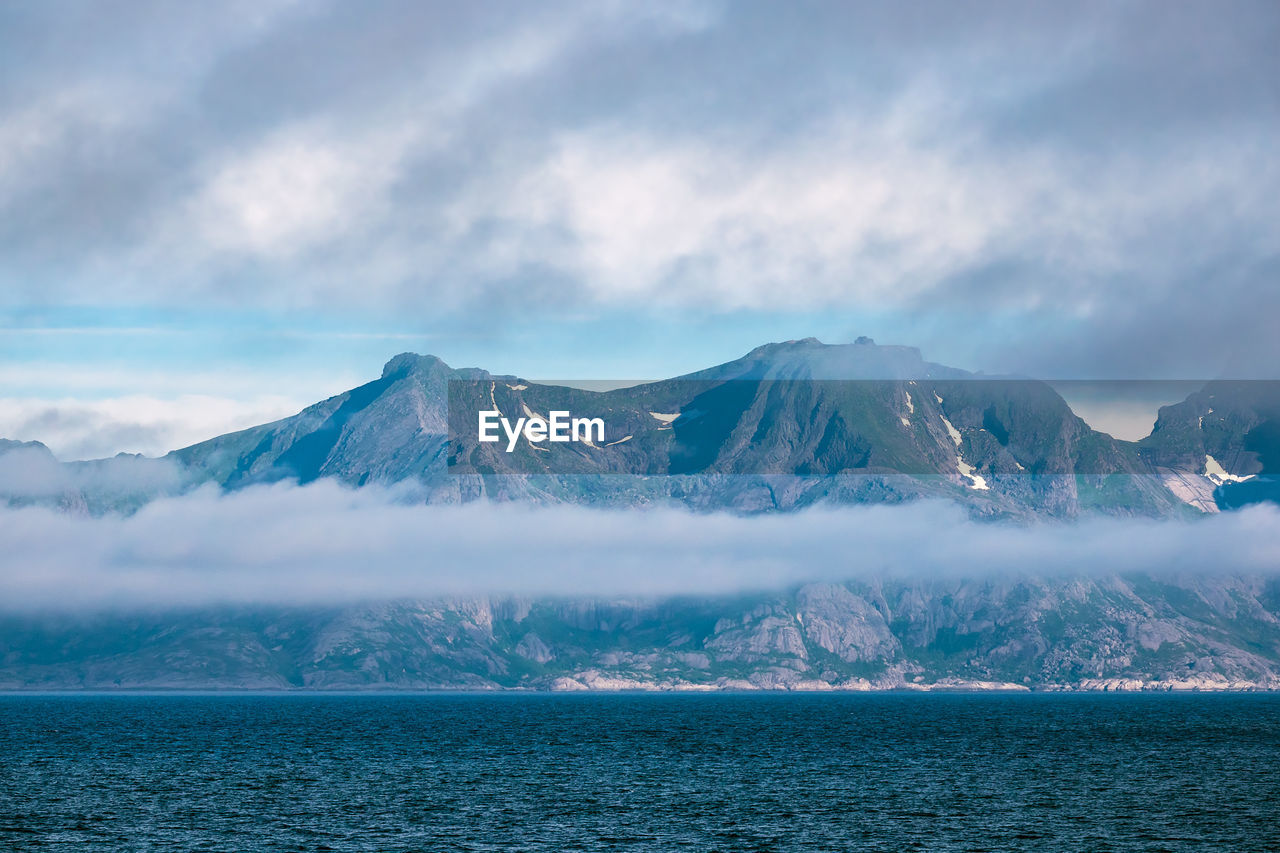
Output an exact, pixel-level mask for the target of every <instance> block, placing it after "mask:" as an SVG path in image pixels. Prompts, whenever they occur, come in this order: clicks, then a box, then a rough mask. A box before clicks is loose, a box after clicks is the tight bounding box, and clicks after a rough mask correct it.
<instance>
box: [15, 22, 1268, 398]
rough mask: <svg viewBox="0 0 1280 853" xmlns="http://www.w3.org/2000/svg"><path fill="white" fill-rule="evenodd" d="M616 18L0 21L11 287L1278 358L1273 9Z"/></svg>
mask: <svg viewBox="0 0 1280 853" xmlns="http://www.w3.org/2000/svg"><path fill="white" fill-rule="evenodd" d="M644 7H645V9H646V10H649V9H651V8H657V9H658V11H657V12H652V13H649V12H647V13H641V12H640V11H638V7H634V6H632V7H629V6H627V5H623V4H603V5H602V4H589V5H575V4H534V5H530V4H483V5H482V4H464V5H459V4H445V3H441V4H420V3H393V2H387V3H380V4H372V5H368V4H366V5H363V6H361V7H359V9H358V10H357V9H356V7H351V6H339V5H324V4H297V5H294V6H292V7H287V6H282V7H280V8H279V9H275V10H273V11H272V13H271V14H263V15H257V14H255V13H254V12H253V10H255V9H257V8H258V6H257V4H250V5H247V6H243V7H235V6H232V7H209V8H207V9H206V8H201V9H199V10H189V9H186V8H185V7H184V8H183V11H182V12H181V13H178V12H174V11H173V8H174V7H171V6H166V5H165V4H160V5H159V6H154V7H153V6H151V5H148V4H142V3H134V4H124V5H123V6H119V7H116V6H113V7H112V9H113V10H115V9H119V10H120V11H118V12H113V13H112V14H107V13H105V12H102V11H100V10H99V11H91V10H92V9H93V8H94V7H82V6H58V5H47V6H46V5H42V6H40V7H37V8H36V10H35V11H32V7H26V8H24V9H18V10H15V9H10V10H7V11H6V12H5V13H4V14H5V15H7V16H8V18H9V19H10V20H9V21H7V22H6V23H8V24H10V25H11V26H0V32H5V33H6V34H7V35H6V36H0V56H7V57H8V59H6V60H0V61H6V62H8V63H11V65H10V68H11V70H13V69H16V68H19V67H20V68H21V74H17V73H10V74H6V75H5V77H6V79H7V80H8V81H9V82H8V84H7V85H5V86H3V87H0V122H4V123H6V124H7V125H8V126H9V127H11V128H16V129H17V130H16V131H14V134H15V135H14V138H16V139H18V140H19V141H25V142H24V144H23V145H17V146H10V150H11V151H14V152H17V153H15V154H11V155H10V157H9V158H8V159H6V158H5V157H4V155H2V154H0V253H2V254H3V256H4V257H5V258H6V260H5V261H4V262H3V263H0V282H3V283H4V286H5V293H6V294H7V300H8V301H9V302H11V303H14V302H16V303H19V304H27V303H33V302H34V303H40V302H50V303H54V304H57V303H61V302H68V301H80V302H89V303H93V302H105V303H114V302H128V301H130V300H133V301H142V302H159V303H176V304H184V305H190V304H209V303H222V304H246V305H250V306H254V307H257V308H261V309H271V310H295V309H305V310H308V311H312V312H325V311H336V312H342V311H345V310H349V309H351V308H359V309H361V310H367V311H370V312H373V313H378V312H381V313H383V314H400V313H402V312H405V311H409V312H415V311H416V312H421V313H424V314H426V313H427V310H428V309H429V310H430V312H431V314H432V316H434V317H441V316H443V317H450V318H453V319H454V320H456V322H458V323H459V324H464V325H465V324H471V323H475V322H476V316H477V315H484V316H488V315H492V314H498V315H501V314H502V313H503V312H504V311H505V312H509V313H510V314H512V315H515V314H523V315H525V316H532V317H533V318H534V319H535V320H536V318H537V317H538V316H546V315H548V314H549V313H552V312H555V311H559V310H564V308H565V306H567V305H573V306H575V308H577V309H579V310H585V311H588V312H590V311H592V310H605V309H607V308H616V307H617V306H619V305H621V306H623V307H627V306H631V307H644V306H649V305H650V304H652V303H653V302H654V301H655V300H657V301H659V302H661V303H665V304H666V305H667V306H668V307H670V306H675V307H678V308H684V309H686V310H690V311H699V312H705V313H708V314H716V313H718V312H726V311H732V310H736V309H738V308H742V307H746V308H754V309H756V310H780V309H781V310H785V309H788V308H794V309H810V308H816V309H822V310H836V311H846V312H848V313H849V314H850V315H854V316H857V315H862V314H866V313H868V312H880V313H886V314H889V315H891V317H890V319H888V320H886V321H885V322H886V323H888V324H891V325H895V328H897V329H900V330H901V332H900V333H899V334H898V335H897V337H898V338H899V339H900V340H903V341H906V342H910V343H918V344H922V345H924V346H926V348H927V349H929V351H930V352H933V353H943V352H952V353H955V356H956V357H955V360H957V361H962V362H964V363H965V364H966V365H972V366H983V367H988V368H1003V369H1021V370H1024V371H1027V372H1037V373H1041V374H1056V375H1071V374H1085V373H1088V374H1093V375H1097V374H1102V375H1115V374H1116V373H1117V372H1118V374H1119V375H1152V374H1153V373H1161V374H1162V375H1176V374H1179V373H1181V374H1184V375H1185V374H1189V373H1192V372H1196V373H1202V374H1203V373H1206V372H1208V373H1213V372H1216V371H1219V370H1221V369H1224V366H1225V365H1227V364H1230V363H1231V360H1232V359H1233V358H1234V359H1236V360H1239V361H1244V362H1253V363H1274V361H1275V358H1276V357H1277V356H1280V351H1277V350H1276V348H1275V347H1276V344H1275V343H1274V340H1273V336H1272V335H1270V334H1269V331H1268V328H1267V324H1266V318H1267V317H1269V316H1273V315H1275V314H1276V313H1278V312H1280V304H1277V301H1276V300H1277V297H1276V293H1277V289H1276V288H1275V286H1274V285H1275V279H1276V275H1277V264H1276V254H1277V250H1276V246H1277V245H1280V233H1277V230H1276V224H1275V223H1276V222H1280V216H1278V215H1277V214H1278V213H1280V210H1277V202H1276V199H1277V198H1280V164H1277V160H1276V155H1275V153H1274V145H1273V144H1272V140H1273V139H1274V138H1275V137H1276V135H1277V131H1280V94H1278V92H1277V88H1276V84H1275V82H1274V81H1276V80H1278V79H1280V67H1277V66H1278V65H1280V59H1278V58H1277V54H1276V52H1275V51H1274V50H1273V49H1272V46H1273V45H1274V44H1275V43H1276V41H1277V40H1278V39H1280V11H1278V10H1277V7H1276V6H1275V5H1274V4H1272V3H1265V2H1258V3H1248V2H1245V3H1236V4H1231V5H1230V6H1229V7H1221V6H1210V5H1194V4H1182V5H1179V6H1177V7H1170V6H1169V5H1167V4H1155V3H1126V4H1112V3H1105V4H1103V3H1099V4H1084V5H1073V6H1071V7H1064V6H1062V5H1061V4H1057V5H1055V4H1023V3H1010V4H1000V3H996V4H987V5H984V6H982V7H981V8H976V7H972V6H969V5H965V4H954V3H926V4H911V5H910V6H900V5H897V6H885V5H880V4H867V5H850V4H838V3H832V4H805V5H799V6H797V5H795V4H776V3H745V4H732V5H729V4H714V3H708V4H696V3H688V4H681V3H670V4H665V5H662V6H659V7H653V6H651V4H645V6H644ZM73 12H74V14H73ZM10 48H12V50H11V49H10ZM14 81H20V82H14ZM157 81H160V82H157ZM824 138H829V142H827V143H823V142H822V140H823V139H824ZM815 140H816V141H815ZM6 163H8V164H11V165H10V166H9V168H7V170H6V165H5V164H6ZM646 163H647V164H648V165H649V166H650V167H651V173H645V172H643V171H640V172H639V177H638V178H636V174H635V171H634V170H635V169H636V168H637V167H638V166H644V165H645V164H646ZM648 174H653V175H656V176H658V177H659V178H663V179H664V180H660V181H651V182H648V183H647V184H646V183H645V180H646V176H647V175H648ZM877 176H878V177H879V178H880V179H882V180H884V181H885V182H887V183H886V186H885V187H884V188H882V191H883V194H884V198H883V200H882V201H881V202H879V203H876V204H871V203H867V202H866V200H865V197H866V196H867V195H874V192H875V187H874V186H873V184H874V181H875V180H876V178H877ZM628 179H635V180H638V181H639V182H640V183H641V186H640V187H639V188H636V187H632V186H631V185H630V184H628V183H627V181H628ZM273 187H274V190H275V191H274V192H271V190H272V188H273ZM646 187H647V191H646ZM628 193H631V194H632V195H628ZM832 193H834V195H830V194H832ZM609 194H612V195H613V196H614V197H616V198H619V199H621V202H619V203H618V205H617V209H616V210H615V211H605V212H604V213H603V214H602V213H601V212H600V211H599V210H595V209H593V208H591V205H593V204H596V203H598V202H599V201H600V197H601V196H607V195H609ZM686 196H687V198H686ZM688 199H692V200H694V201H697V202H699V203H700V206H699V205H692V206H691V205H690V204H688V203H687V201H688ZM860 205H861V207H860ZM646 206H648V207H652V208H653V209H654V211H655V212H653V213H652V217H651V218H652V219H657V220H662V219H665V220H667V221H669V223H670V224H671V227H672V229H673V231H674V232H675V235H674V236H673V235H671V234H668V233H667V232H666V231H663V230H662V229H657V228H655V229H650V230H648V231H646V230H645V229H644V228H643V227H638V226H643V225H644V219H643V217H644V214H643V210H644V208H646ZM851 210H852V211H854V212H853V213H851V212H850V211H851ZM859 210H860V211H861V214H860V215H861V216H862V219H858V216H857V215H856V214H857V211H859ZM263 211H265V212H266V213H265V216H266V219H267V220H269V222H268V223H267V224H268V225H269V226H270V227H267V228H265V230H264V226H263V223H262V222H261V221H260V220H259V217H261V216H263V215H264V214H263ZM605 214H607V215H605ZM695 217H700V218H695ZM273 229H274V230H273ZM824 232H831V233H830V234H827V235H826V237H825V239H824ZM681 235H691V236H689V237H688V239H687V240H685V241H684V242H681V239H683V237H682V236H681ZM642 238H643V239H642ZM677 238H680V239H677ZM637 260H639V261H643V263H638V262H637ZM629 276H630V277H632V278H631V279H628V277H629ZM499 305H501V306H504V307H501V308H499V307H496V306H499ZM491 321H492V322H494V323H501V322H503V318H502V316H498V317H496V318H491ZM930 334H932V336H933V339H932V340H931V339H930V338H929V336H930ZM882 337H883V335H882ZM958 339H960V340H961V341H962V342H961V343H959V344H957V343H955V341H957V340H958ZM1224 340H1228V341H1229V343H1222V342H1223V341H1224ZM935 341H937V342H942V341H947V342H949V343H948V344H947V345H946V346H939V345H936V344H935ZM1192 342H1194V343H1192Z"/></svg>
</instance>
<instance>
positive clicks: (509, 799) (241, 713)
mask: <svg viewBox="0 0 1280 853" xmlns="http://www.w3.org/2000/svg"><path fill="white" fill-rule="evenodd" d="M910 849H920V850H1055V851H1056V850H1082V851H1084V850H1088V851H1105V850H1206V851H1208V850H1213V851H1224V850H1280V696H1274V695H1262V694H1259V695H1053V694H1049V695H983V694H950V695H939V694H932V695H902V694H873V695H811V694H801V695H797V694H786V695H774V694H762V695H755V694H714V695H630V694H614V695H599V694H592V695H544V694H496V695H493V694H486V695H471V694H425V695H409V694H400V695H367V694H366V695H312V694H306V695H294V694H289V695H234V694H232V695H228V694H221V695H182V694H175V695H136V694H134V695H130V694H119V695H6V696H0V850H6V851H24V850H122V851H124V850H128V851H170V850H172V851H192V850H227V851H276V850H279V851H303V850H315V851H323V850H343V851H346V850H352V851H354V850H361V851H364V850H388V851H393V850H395V851H398V850H424V851H434V850H539V851H542V850H546V851H561V850H697V851H711V850H910Z"/></svg>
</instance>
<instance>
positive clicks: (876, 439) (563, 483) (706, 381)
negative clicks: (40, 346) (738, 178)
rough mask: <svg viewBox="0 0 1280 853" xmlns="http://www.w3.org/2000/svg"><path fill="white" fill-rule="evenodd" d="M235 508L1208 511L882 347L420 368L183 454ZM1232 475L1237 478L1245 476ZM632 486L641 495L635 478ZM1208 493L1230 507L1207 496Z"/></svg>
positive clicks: (1155, 469)
mask: <svg viewBox="0 0 1280 853" xmlns="http://www.w3.org/2000/svg"><path fill="white" fill-rule="evenodd" d="M489 408H492V409H496V410H497V411H499V412H500V413H502V414H503V416H510V417H511V418H512V419H514V418H517V417H520V416H522V415H526V416H527V415H533V414H535V413H536V414H539V415H542V416H544V417H545V416H546V415H547V413H549V412H551V411H553V410H562V411H571V412H573V413H574V415H581V416H584V417H597V416H598V417H600V418H601V420H602V421H603V422H604V423H605V424H607V426H608V430H609V433H608V435H607V436H605V440H604V441H602V442H596V443H591V444H572V445H559V446H556V445H541V446H535V445H534V443H533V442H530V441H520V442H518V443H517V446H516V447H515V448H514V450H513V451H512V452H506V448H505V446H504V442H498V443H495V444H482V443H480V442H479V441H477V440H476V426H475V424H476V420H475V414H476V412H478V411H480V410H482V409H489ZM169 458H170V459H171V460H173V461H176V462H177V463H179V464H180V466H181V467H182V469H183V470H184V471H185V472H186V473H187V475H188V476H190V477H191V478H192V479H193V481H212V482H215V483H217V484H219V485H221V486H223V487H225V488H239V487H243V486H245V485H249V484H253V483H260V482H270V481H274V480H280V479H296V480H298V481H299V482H303V483H306V482H309V481H312V480H315V479H317V478H320V477H333V478H336V479H338V480H341V481H342V482H345V483H348V484H350V485H353V486H360V485H364V484H368V483H394V482H401V481H404V480H413V481H416V482H418V483H420V484H421V486H422V490H423V492H422V494H423V499H424V500H426V501H431V502H437V501H460V500H469V499H474V498H477V497H481V496H488V497H490V498H494V499H498V500H533V501H539V502H557V501H570V502H576V503H587V504H599V505H610V506H631V505H636V504H641V503H650V502H654V501H678V502H680V503H683V504H686V505H689V506H692V507H695V508H699V509H732V510H739V511H758V510H770V509H793V508H797V507H803V506H807V505H811V504H814V503H818V502H826V501H831V502H838V503H857V502H896V501H902V500H909V499H913V498H919V497H926V496H933V497H944V498H950V499H954V500H959V501H963V502H964V503H965V504H966V505H968V506H969V507H970V508H971V510H972V511H973V513H974V514H975V515H977V516H983V517H991V518H1001V517H1014V518H1016V517H1026V516H1035V515H1049V516H1058V517H1071V516H1075V515H1078V514H1080V513H1082V512H1091V511H1101V512H1108V513H1114V514H1136V515H1146V516H1167V515H1177V514H1182V513H1185V512H1189V511H1193V510H1194V509H1210V508H1216V507H1213V506H1212V504H1211V502H1210V505H1209V506H1203V505H1201V506H1197V505H1196V501H1194V500H1188V499H1187V498H1186V497H1185V495H1182V494H1180V493H1179V492H1178V491H1177V490H1176V489H1171V488H1170V486H1169V485H1168V483H1167V481H1168V479H1169V474H1168V473H1167V472H1165V473H1162V471H1161V470H1160V469H1162V468H1165V469H1168V470H1178V471H1181V472H1184V473H1185V474H1186V475H1187V476H1190V477H1199V478H1201V479H1203V477H1202V476H1201V475H1202V474H1203V470H1200V471H1196V470H1195V468H1194V465H1193V462H1194V460H1193V459H1192V456H1191V455H1190V454H1186V455H1184V456H1180V457H1178V458H1177V459H1164V458H1163V457H1161V458H1160V459H1159V460H1157V462H1155V463H1153V462H1152V461H1151V459H1149V458H1148V457H1146V456H1144V455H1143V449H1142V447H1141V446H1139V445H1136V444H1134V443H1131V442H1124V441H1118V440H1116V439H1113V438H1112V437H1110V436H1108V435H1106V434H1104V433H1099V432H1097V431H1095V430H1092V429H1090V428H1089V426H1088V425H1087V424H1086V423H1085V422H1084V421H1082V420H1081V419H1080V418H1078V417H1076V416H1075V415H1074V414H1073V413H1072V411H1071V409H1070V407H1069V406H1068V405H1067V404H1066V402H1065V401H1064V400H1063V399H1062V398H1061V397H1060V396H1059V395H1058V394H1057V392H1056V391H1054V390H1053V389H1052V388H1051V387H1050V386H1048V385H1047V384H1045V383H1042V382H1038V381H1035V380H1029V379H1021V378H1014V377H987V376H981V375H975V374H971V373H969V372H967V371H963V370H959V369H956V368H951V367H946V366H943V365H938V364H933V363H930V362H927V361H925V360H924V359H923V358H922V357H921V356H920V353H919V351H918V350H916V349H913V348H909V347H897V346H877V345H876V344H875V343H874V342H872V341H870V340H868V339H860V340H859V342H858V343H855V344H848V345H827V344H823V343H821V342H819V341H817V340H815V339H812V338H810V339H805V340H800V341H788V342H785V343H778V344H767V345H765V346H761V347H758V348H756V349H755V350H752V351H751V352H750V353H748V354H747V355H745V356H743V357H742V358H740V359H737V360H735V361H732V362H729V363H727V364H722V365H719V366H716V367H713V368H709V369H707V370H703V371H699V372H697V373H692V374H688V375H685V376H680V377H675V378H673V379H668V380H664V381H661V382H653V383H647V384H643V385H638V386H634V387H630V388H623V389H617V390H613V391H607V392H603V393H601V392H592V391H585V390H581V389H576V388H569V387H564V386H557V385H547V384H540V383H535V382H531V381H529V380H526V379H523V378H520V377H516V376H509V375H493V374H490V373H488V372H487V371H484V370H480V369H475V368H468V369H462V370H456V369H453V368H451V367H449V366H448V365H447V364H445V363H444V362H443V361H441V360H440V359H438V358H435V357H433V356H419V355H414V354H410V353H405V354H402V355H399V356H396V357H395V358H393V359H392V360H391V361H389V362H388V363H387V365H386V367H385V368H384V370H383V373H382V376H381V377H379V378H378V379H376V380H374V381H373V382H370V383H367V384H365V385H362V386H360V387H359V388H355V389H353V390H351V391H348V392H347V393H345V394H340V395H338V396H336V397H333V398H330V399H328V400H325V401H323V402H321V403H317V404H316V405H314V406H311V407H309V408H307V409H305V410H304V411H302V412H300V413H299V414H297V415H295V416H293V417H291V418H286V419H284V420H281V421H277V422H275V423H271V424H265V425H263V426H259V427H254V428H252V429H249V430H244V431H242V432H237V433H232V434H229V435H224V436H220V437H218V438H215V439H212V440H210V441H207V442H203V443H200V444H197V445H193V446H191V447H187V448H184V449H182V450H178V451H175V452H174V453H172V454H170V456H169ZM1226 464H1228V465H1232V464H1235V457H1231V458H1228V459H1227V460H1226ZM619 474H623V475H628V474H629V475H633V476H629V477H628V476H622V477H620V476H617V475H619ZM1205 483H1206V485H1205V486H1203V487H1202V491H1203V490H1204V489H1208V490H1209V491H1210V492H1211V490H1212V484H1211V483H1209V481H1207V480H1206V481H1205Z"/></svg>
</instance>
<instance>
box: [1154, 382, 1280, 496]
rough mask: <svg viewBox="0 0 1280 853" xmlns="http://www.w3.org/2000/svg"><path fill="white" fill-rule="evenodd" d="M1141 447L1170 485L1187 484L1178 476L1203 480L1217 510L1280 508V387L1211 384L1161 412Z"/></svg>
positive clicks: (1276, 383) (1255, 384) (1261, 383)
mask: <svg viewBox="0 0 1280 853" xmlns="http://www.w3.org/2000/svg"><path fill="white" fill-rule="evenodd" d="M1138 446H1139V449H1140V453H1141V454H1142V456H1143V457H1144V458H1145V459H1146V460H1147V461H1148V462H1149V463H1150V464H1151V465H1152V466H1153V467H1155V468H1156V469H1157V470H1159V471H1161V472H1162V474H1163V475H1164V476H1165V478H1166V480H1169V481H1174V480H1180V479H1182V475H1181V474H1179V473H1178V472H1187V471H1191V472H1198V473H1199V474H1200V475H1202V477H1203V478H1204V480H1207V481H1208V484H1209V485H1208V488H1209V489H1210V492H1211V495H1212V497H1211V500H1212V501H1213V503H1214V504H1215V505H1216V506H1220V507H1223V508H1227V509H1233V508H1236V507H1239V506H1243V505H1245V504H1249V503H1256V502H1258V501H1262V500H1270V501H1276V502H1280V382H1275V381H1269V380H1236V381H1215V382H1209V383H1207V384H1206V385H1205V387H1204V388H1203V389H1201V390H1200V391H1197V392H1196V393H1194V394H1192V395H1190V396H1189V397H1187V399H1186V400H1184V401H1183V402H1181V403H1177V404H1176V405H1172V406H1165V407H1163V408H1161V409H1160V414H1159V417H1158V418H1157V420H1156V424H1155V428H1154V429H1153V430H1152V432H1151V435H1149V436H1147V437H1146V438H1144V439H1143V440H1142V441H1141V442H1139V445H1138ZM1175 485H1176V484H1175ZM1198 485H1199V486H1200V488H1201V490H1202V491H1203V489H1204V488H1205V484H1204V483H1200V484H1198ZM1199 497H1200V499H1202V500H1205V499H1206V498H1205V497H1204V495H1203V493H1202V494H1201V495H1200V496H1199Z"/></svg>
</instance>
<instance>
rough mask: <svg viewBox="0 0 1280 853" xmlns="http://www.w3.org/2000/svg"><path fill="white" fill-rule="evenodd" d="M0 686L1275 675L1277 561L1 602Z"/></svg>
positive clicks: (1279, 670)
mask: <svg viewBox="0 0 1280 853" xmlns="http://www.w3.org/2000/svg"><path fill="white" fill-rule="evenodd" d="M0 638H2V639H0V687H3V688H5V689H40V688H50V689H115V688H215V687H217V688H272V689H275V688H280V689H295V688H312V689H371V688H414V689H416V688H424V689H425V688H432V689H435V688H453V689H477V688H479V689H498V688H512V687H527V688H535V689H583V688H588V689H591V688H594V689H601V688H612V689H628V688H630V689H654V688H658V689H694V688H724V689H754V688H765V689H771V688H781V689H827V688H831V687H836V688H843V689H891V688H904V687H906V688H909V687H913V686H917V687H919V686H926V687H927V686H943V687H946V686H951V687H962V686H969V687H979V688H981V687H1004V688H1013V687H1020V688H1032V689H1062V688H1070V689H1099V688H1108V689H1115V688H1120V689H1126V688H1127V689H1135V688H1146V689H1150V688H1155V689H1222V688H1227V687H1235V688H1237V689H1239V688H1276V687H1280V577H1272V578H1264V577H1216V578H1215V577H1209V576H1200V575H1180V576H1169V577H1163V578H1158V577H1152V576H1147V575H1120V574H1109V575H1098V576H1079V577H1073V578H1036V577H1030V576H1027V577H1018V578H1014V577H1010V578H985V579H967V580H966V579H959V578H951V579H934V580H907V579H900V578H899V579H894V578H887V577H886V578H882V579H876V580H866V581H859V582H853V583H848V584H810V585H807V586H802V587H799V588H796V589H792V590H788V591H785V592H778V593H761V594H739V595H733V596H722V597H716V598H710V599H687V598H682V599H663V600H640V601H637V600H605V599H590V600H586V599H584V600H565V599H555V600H536V599H501V598H500V599H494V598H475V599H449V600H436V601H400V602H390V603H382V604H370V605H361V606H352V607H331V608H323V607H314V608H281V607H274V608H272V607H256V608H236V609H232V608H223V609H206V610H200V611H183V612H178V611H162V612H154V611H153V612H132V613H127V614H120V613H117V614H98V615H92V616H61V617H50V616H44V617H39V618H36V617H20V616H12V615H11V616H5V617H2V618H0Z"/></svg>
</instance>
